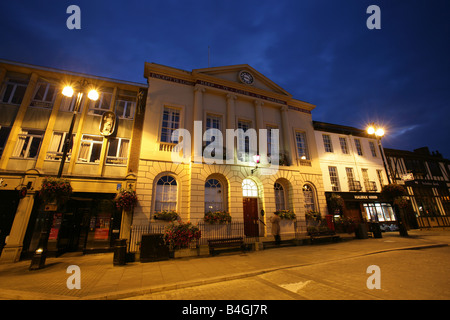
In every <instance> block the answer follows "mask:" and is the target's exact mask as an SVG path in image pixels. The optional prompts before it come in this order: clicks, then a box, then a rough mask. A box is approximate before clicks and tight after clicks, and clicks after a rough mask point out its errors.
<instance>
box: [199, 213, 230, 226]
mask: <svg viewBox="0 0 450 320" xmlns="http://www.w3.org/2000/svg"><path fill="white" fill-rule="evenodd" d="M204 221H205V222H206V223H208V224H224V223H230V222H231V215H230V214H229V213H228V212H226V211H214V212H211V211H209V212H207V213H205V217H204Z"/></svg>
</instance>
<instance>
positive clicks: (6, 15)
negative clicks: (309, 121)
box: [0, 0, 450, 158]
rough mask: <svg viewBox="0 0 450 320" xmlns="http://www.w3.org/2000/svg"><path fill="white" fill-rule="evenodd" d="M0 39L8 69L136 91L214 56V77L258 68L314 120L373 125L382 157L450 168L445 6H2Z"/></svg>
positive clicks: (436, 1)
mask: <svg viewBox="0 0 450 320" xmlns="http://www.w3.org/2000/svg"><path fill="white" fill-rule="evenodd" d="M71 4H76V5H78V6H79V7H80V9H81V30H69V29H67V27H66V20H67V18H68V17H69V14H67V13H66V9H67V7H68V6H69V5H71ZM373 4H374V5H378V6H379V7H380V9H381V30H369V29H368V28H367V27H366V20H367V18H368V17H369V16H370V14H367V13H366V9H367V7H368V6H369V5H373ZM0 30H2V36H1V45H0V58H2V59H7V60H14V61H19V62H25V63H31V64H37V65H42V66H47V67H54V68H61V69H68V70H72V71H76V72H85V73H89V74H94V75H99V76H105V77H111V78H116V79H122V80H129V81H136V82H141V83H145V79H144V78H143V72H144V62H145V61H148V62H156V63H160V64H164V65H168V66H172V67H176V68H181V69H184V70H188V71H190V70H192V69H197V68H205V67H208V46H209V47H210V53H211V55H210V62H211V67H215V66H223V65H235V64H245V63H246V64H249V65H251V66H252V67H253V68H255V69H257V70H258V71H260V72H261V73H262V74H264V75H265V76H267V77H268V78H270V79H271V80H272V81H274V82H275V83H277V84H278V85H280V86H281V87H283V88H284V89H285V90H287V91H288V92H290V93H291V94H292V95H293V96H294V98H296V99H299V100H303V101H307V102H310V103H312V104H315V105H317V107H316V109H315V110H314V111H313V120H318V121H325V122H331V123H336V124H342V125H349V126H355V127H359V128H364V127H365V125H366V124H367V123H368V122H370V121H378V122H379V123H382V124H383V125H384V126H385V127H386V131H387V134H386V137H385V138H384V139H383V145H384V146H385V147H391V148H396V149H404V150H413V149H415V148H420V147H423V146H428V147H429V148H430V150H431V151H435V150H439V151H440V152H441V153H442V154H443V155H444V156H445V157H446V158H450V143H449V138H450V125H449V121H450V1H448V0H418V1H407V0H403V1H400V0H389V1H379V0H370V1H365V0H328V1H325V0H308V1H300V0H294V1H282V0H278V1H263V0H258V1H248V0H240V1H234V0H220V1H218V0H209V1H202V0H196V1H188V0H185V1H135V0H127V1H97V0H95V1H94V0H90V1H84V0H71V1H49V0H34V1H2V2H1V4H0Z"/></svg>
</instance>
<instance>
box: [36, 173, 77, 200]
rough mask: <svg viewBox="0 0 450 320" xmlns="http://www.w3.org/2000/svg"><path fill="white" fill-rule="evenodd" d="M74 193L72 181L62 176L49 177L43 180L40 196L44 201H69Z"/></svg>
mask: <svg viewBox="0 0 450 320" xmlns="http://www.w3.org/2000/svg"><path fill="white" fill-rule="evenodd" d="M71 194H72V186H71V185H70V181H69V180H67V179H62V178H52V177H48V178H45V179H44V180H43V181H42V186H41V190H40V191H39V196H40V197H41V198H42V200H43V201H44V203H47V204H48V203H55V202H64V201H67V200H68V199H69V197H70V195H71Z"/></svg>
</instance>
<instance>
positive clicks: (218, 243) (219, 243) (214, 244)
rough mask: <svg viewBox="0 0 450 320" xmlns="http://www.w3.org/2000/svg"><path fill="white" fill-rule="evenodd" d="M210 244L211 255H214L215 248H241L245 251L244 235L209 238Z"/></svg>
mask: <svg viewBox="0 0 450 320" xmlns="http://www.w3.org/2000/svg"><path fill="white" fill-rule="evenodd" d="M208 246H209V254H210V255H214V250H215V249H231V248H241V250H242V251H245V244H244V238H243V237H235V238H223V239H211V240H208Z"/></svg>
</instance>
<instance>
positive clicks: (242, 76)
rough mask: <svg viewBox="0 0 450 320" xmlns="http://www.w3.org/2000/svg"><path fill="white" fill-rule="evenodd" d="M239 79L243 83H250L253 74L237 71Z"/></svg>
mask: <svg viewBox="0 0 450 320" xmlns="http://www.w3.org/2000/svg"><path fill="white" fill-rule="evenodd" d="M239 80H241V82H242V83H245V84H252V83H253V76H252V74H251V73H250V72H247V71H241V72H239Z"/></svg>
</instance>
